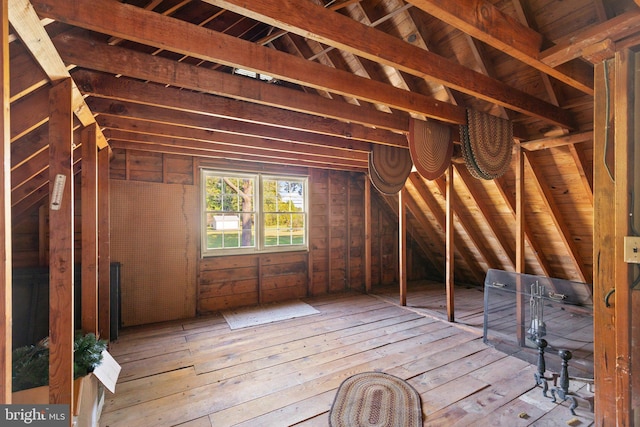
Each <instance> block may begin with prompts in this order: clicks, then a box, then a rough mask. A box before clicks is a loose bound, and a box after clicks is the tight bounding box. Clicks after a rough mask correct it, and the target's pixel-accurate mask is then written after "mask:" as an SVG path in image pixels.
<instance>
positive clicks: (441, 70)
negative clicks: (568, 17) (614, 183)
mask: <svg viewBox="0 0 640 427" xmlns="http://www.w3.org/2000/svg"><path fill="white" fill-rule="evenodd" d="M205 1H206V2H208V3H211V4H214V5H216V6H219V7H223V8H226V9H229V10H232V11H234V12H236V13H239V14H242V15H245V16H248V17H251V18H254V19H257V20H260V21H263V22H266V23H268V24H270V25H273V26H276V27H279V28H284V29H286V30H288V31H291V32H293V33H296V34H299V35H301V36H304V37H307V38H310V39H313V40H316V41H318V42H321V43H324V44H328V45H331V46H334V47H336V48H338V49H341V50H344V51H346V52H350V53H353V54H355V55H358V56H361V57H363V58H367V59H369V60H371V61H374V62H378V63H381V64H385V65H388V66H391V67H394V68H396V69H398V70H401V71H404V72H406V73H409V74H412V75H415V76H417V77H421V78H425V79H426V78H428V79H431V80H434V81H435V82H437V83H440V84H443V85H445V86H448V87H450V88H452V89H455V90H458V91H460V92H463V93H466V94H467V95H471V96H475V97H477V98H479V99H482V100H485V101H487V102H490V103H494V104H498V105H502V106H504V107H507V108H510V109H512V110H515V111H518V112H520V113H522V114H525V115H528V116H533V117H537V118H539V119H542V120H545V121H547V122H549V123H553V124H556V125H559V126H561V127H564V128H569V129H571V128H573V120H572V118H571V117H570V115H569V113H568V112H567V111H565V110H563V109H561V108H558V107H556V106H554V105H552V104H549V103H547V102H544V101H542V100H540V99H538V98H536V97H534V96H531V95H529V94H527V93H525V92H523V91H520V90H518V89H516V88H513V87H510V86H508V85H506V84H504V83H502V82H500V81H498V80H495V79H492V78H490V77H488V76H485V75H484V74H482V73H479V72H477V71H474V70H471V69H469V68H466V67H464V66H462V65H460V64H458V63H456V62H453V61H450V60H448V59H446V58H444V57H442V56H439V55H436V54H435V53H433V52H430V51H427V50H424V49H421V48H419V47H416V46H414V45H412V44H410V43H407V42H405V41H403V40H400V39H398V38H396V37H393V36H391V35H389V34H386V33H384V32H382V31H380V30H377V29H375V28H371V27H368V26H367V25H364V24H362V23H360V22H356V21H354V20H352V19H350V18H348V17H346V16H344V15H340V14H338V13H335V12H331V11H328V10H326V9H325V8H323V7H321V6H317V5H314V4H312V3H310V2H299V1H295V0H280V1H278V2H277V3H274V2H272V1H268V0H253V1H251V2H246V1H243V0H205ZM518 25H519V26H521V25H520V24H518Z"/></svg>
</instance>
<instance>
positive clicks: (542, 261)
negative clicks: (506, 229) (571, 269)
mask: <svg viewBox="0 0 640 427" xmlns="http://www.w3.org/2000/svg"><path fill="white" fill-rule="evenodd" d="M492 182H493V184H494V185H495V186H496V189H497V190H498V192H499V193H500V195H501V196H502V199H503V200H504V202H505V204H506V205H507V206H508V207H509V210H510V211H511V214H512V215H513V219H514V220H517V218H516V201H515V197H513V195H512V194H511V193H509V192H508V191H507V189H506V185H505V183H504V182H503V179H502V178H496V179H493V180H492ZM524 238H525V239H526V241H527V242H528V243H529V247H531V250H532V252H533V256H534V257H535V258H536V261H537V262H538V265H539V266H540V268H541V269H542V271H543V273H544V274H545V275H546V276H548V277H553V276H552V273H553V271H552V270H551V266H550V265H549V262H548V261H547V259H546V258H545V256H544V252H543V251H542V248H541V246H540V244H539V243H538V241H537V240H536V239H535V238H534V234H533V231H532V230H531V227H529V225H528V224H527V223H526V221H525V222H524Z"/></svg>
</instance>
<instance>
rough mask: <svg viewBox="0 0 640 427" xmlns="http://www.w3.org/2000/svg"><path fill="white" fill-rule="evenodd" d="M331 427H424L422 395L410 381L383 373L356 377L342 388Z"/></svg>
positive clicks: (349, 379) (364, 373)
mask: <svg viewBox="0 0 640 427" xmlns="http://www.w3.org/2000/svg"><path fill="white" fill-rule="evenodd" d="M329 426H331V427H374V426H375V427H414V426H415V427H421V426H422V403H421V402H420V395H419V394H418V392H417V391H416V390H415V389H414V388H413V387H411V386H410V385H409V384H408V383H407V382H406V381H404V380H402V379H400V378H397V377H395V376H393V375H389V374H385V373H383V372H363V373H360V374H356V375H353V376H351V377H349V378H347V379H346V380H344V381H343V383H342V384H341V385H340V387H339V388H338V392H337V393H336V397H335V400H334V401H333V406H332V407H331V412H330V413H329Z"/></svg>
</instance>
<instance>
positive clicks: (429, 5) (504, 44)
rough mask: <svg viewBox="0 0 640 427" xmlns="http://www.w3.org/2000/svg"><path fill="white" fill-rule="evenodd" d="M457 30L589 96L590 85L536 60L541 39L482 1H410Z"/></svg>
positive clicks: (590, 93)
mask: <svg viewBox="0 0 640 427" xmlns="http://www.w3.org/2000/svg"><path fill="white" fill-rule="evenodd" d="M410 3H412V4H413V5H415V6H416V7H418V8H420V9H422V10H424V11H425V12H427V13H429V14H430V15H433V16H435V17H437V18H439V19H441V20H442V21H444V22H446V23H448V24H450V25H453V26H455V27H456V28H458V29H460V30H461V31H463V32H465V33H467V34H469V35H471V36H473V37H474V38H477V39H478V40H482V41H483V42H485V43H487V44H488V45H490V46H493V47H495V48H496V49H498V50H500V51H503V52H505V53H507V54H509V55H511V56H513V57H514V58H516V59H518V60H520V61H522V62H524V63H525V64H527V65H529V66H531V67H533V68H536V69H538V70H540V71H542V72H544V73H545V74H548V75H550V76H552V77H554V78H556V79H558V80H560V81H562V82H564V83H566V84H568V85H570V86H573V87H575V88H576V89H578V90H581V91H583V92H584V93H587V94H589V95H593V82H592V81H591V80H586V79H580V78H577V76H573V75H569V74H565V73H564V72H562V71H560V70H558V69H555V68H553V67H552V66H550V65H548V64H545V63H544V62H542V61H540V60H538V54H539V49H540V46H541V43H542V37H541V36H540V34H538V33H537V32H535V31H533V30H532V29H530V28H528V27H527V26H524V25H522V24H521V23H520V22H518V21H517V20H516V19H515V18H512V17H510V16H509V15H505V14H503V13H502V12H501V11H500V10H499V9H498V8H496V7H495V6H493V5H492V4H491V3H489V2H488V1H484V0H463V1H457V2H451V1H446V0H410Z"/></svg>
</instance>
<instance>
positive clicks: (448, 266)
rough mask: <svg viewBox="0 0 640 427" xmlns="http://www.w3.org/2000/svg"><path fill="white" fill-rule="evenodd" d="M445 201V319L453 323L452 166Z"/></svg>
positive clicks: (454, 206)
mask: <svg viewBox="0 0 640 427" xmlns="http://www.w3.org/2000/svg"><path fill="white" fill-rule="evenodd" d="M444 194H446V200H447V212H446V218H447V221H446V225H445V241H446V244H445V254H446V255H445V279H444V283H445V286H446V289H447V290H446V292H447V319H448V320H449V322H454V321H455V295H454V284H455V277H454V271H455V246H456V242H455V238H454V232H453V216H454V214H455V212H456V201H455V197H454V195H455V191H454V187H453V166H451V165H450V166H449V169H448V170H447V182H446V189H445V191H444Z"/></svg>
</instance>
